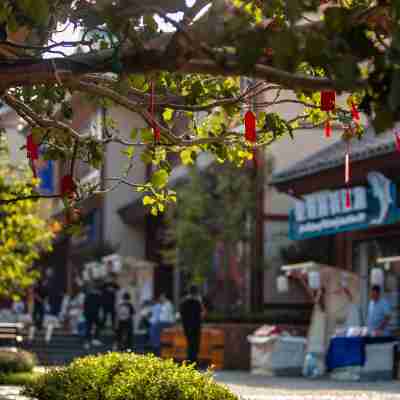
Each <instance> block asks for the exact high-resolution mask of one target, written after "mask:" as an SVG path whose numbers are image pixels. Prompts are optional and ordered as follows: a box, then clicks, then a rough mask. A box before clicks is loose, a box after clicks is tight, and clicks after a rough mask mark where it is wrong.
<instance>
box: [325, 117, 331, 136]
mask: <svg viewBox="0 0 400 400" xmlns="http://www.w3.org/2000/svg"><path fill="white" fill-rule="evenodd" d="M331 135H332V126H331V120H330V119H329V118H328V119H327V120H326V121H325V137H327V138H330V137H331Z"/></svg>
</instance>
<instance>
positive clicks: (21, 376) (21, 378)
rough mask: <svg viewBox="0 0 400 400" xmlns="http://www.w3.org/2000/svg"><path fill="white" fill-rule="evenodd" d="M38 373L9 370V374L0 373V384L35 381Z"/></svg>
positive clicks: (22, 383)
mask: <svg viewBox="0 0 400 400" xmlns="http://www.w3.org/2000/svg"><path fill="white" fill-rule="evenodd" d="M40 375H42V374H40V373H37V372H11V373H9V374H3V373H0V385H7V386H23V385H27V384H28V383H31V382H33V381H35V379H37V378H38V377H39V376H40Z"/></svg>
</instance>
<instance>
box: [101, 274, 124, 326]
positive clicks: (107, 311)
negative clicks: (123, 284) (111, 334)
mask: <svg viewBox="0 0 400 400" xmlns="http://www.w3.org/2000/svg"><path fill="white" fill-rule="evenodd" d="M116 281H117V276H116V275H115V274H112V275H111V277H110V279H108V280H107V281H106V282H105V283H104V285H103V287H102V294H101V306H102V311H103V321H102V326H103V327H104V326H105V325H106V323H107V320H108V317H109V316H110V317H111V322H112V328H113V330H115V306H116V300H117V293H118V291H119V289H120V287H119V285H118V284H117V282H116Z"/></svg>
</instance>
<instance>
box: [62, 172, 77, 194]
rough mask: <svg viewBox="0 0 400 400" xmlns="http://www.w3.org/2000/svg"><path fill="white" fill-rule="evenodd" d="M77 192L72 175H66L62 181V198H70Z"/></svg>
mask: <svg viewBox="0 0 400 400" xmlns="http://www.w3.org/2000/svg"><path fill="white" fill-rule="evenodd" d="M74 190H75V183H74V180H73V178H72V176H71V175H64V176H63V177H62V179H61V196H62V197H70V196H72V195H73V193H74Z"/></svg>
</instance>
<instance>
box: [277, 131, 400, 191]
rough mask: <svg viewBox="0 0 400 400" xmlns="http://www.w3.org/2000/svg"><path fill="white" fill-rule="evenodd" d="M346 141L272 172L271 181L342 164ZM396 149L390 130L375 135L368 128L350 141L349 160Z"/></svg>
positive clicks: (281, 180) (278, 181)
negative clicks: (356, 138) (358, 137)
mask: <svg viewBox="0 0 400 400" xmlns="http://www.w3.org/2000/svg"><path fill="white" fill-rule="evenodd" d="M346 146H347V145H346V143H345V142H344V141H342V140H339V141H337V142H335V143H333V144H332V145H330V146H327V147H325V148H324V149H322V150H319V151H317V152H316V153H314V154H311V155H310V156H308V157H306V158H305V159H303V160H301V161H299V162H297V163H295V164H294V165H292V166H291V167H289V168H287V169H284V170H281V171H277V172H276V173H274V174H273V176H272V180H271V183H272V184H279V183H284V182H289V181H292V180H294V179H299V178H302V177H305V176H309V175H313V174H316V173H318V172H321V171H325V170H329V169H332V168H336V167H339V166H341V165H343V164H344V154H345V152H346ZM394 151H396V143H395V137H394V135H393V133H392V132H387V133H383V134H380V135H376V134H375V132H374V130H373V128H372V127H371V128H368V129H367V130H366V132H365V134H364V136H363V138H362V139H361V140H354V141H352V142H351V161H352V162H353V161H362V160H367V159H370V158H374V157H379V156H384V155H386V154H390V153H393V152H394Z"/></svg>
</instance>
